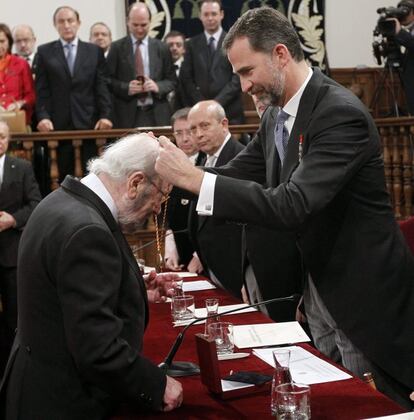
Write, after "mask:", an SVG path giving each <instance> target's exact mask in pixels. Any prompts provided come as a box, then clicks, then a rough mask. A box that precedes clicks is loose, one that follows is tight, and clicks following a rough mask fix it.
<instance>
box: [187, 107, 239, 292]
mask: <svg viewBox="0 0 414 420" xmlns="http://www.w3.org/2000/svg"><path fill="white" fill-rule="evenodd" d="M188 123H189V126H190V131H191V134H192V136H193V138H194V140H195V142H196V144H197V146H198V147H199V149H200V150H201V151H202V152H204V153H205V155H206V157H205V159H204V161H201V162H200V164H201V165H202V166H205V167H208V168H216V167H218V166H222V165H225V164H226V163H227V162H229V161H230V160H231V159H232V158H233V157H234V156H236V155H237V154H238V153H239V152H240V151H241V150H243V149H244V146H243V145H242V144H240V143H239V142H238V141H237V140H234V139H233V138H232V136H231V134H230V132H229V127H228V124H229V122H228V120H227V118H226V114H225V112H224V109H223V107H222V106H221V105H220V104H219V103H218V102H216V101H211V100H210V101H202V102H199V103H198V104H196V105H194V106H193V107H192V108H191V111H190V112H189V114H188ZM189 229H190V235H191V239H192V241H193V244H194V247H195V249H196V252H197V255H198V257H199V258H200V261H201V263H202V266H203V267H204V272H205V274H206V275H208V276H209V277H210V278H211V280H212V281H213V282H214V283H216V284H218V285H220V286H222V287H223V288H224V289H226V290H228V291H229V292H231V293H232V294H233V295H235V296H240V293H241V288H242V285H243V281H242V256H241V239H242V238H241V234H242V227H241V225H240V224H238V225H237V224H234V223H228V221H227V220H226V219H220V218H216V217H204V216H202V215H201V216H198V215H197V213H196V211H195V202H193V203H192V209H191V210H190V219H189Z"/></svg>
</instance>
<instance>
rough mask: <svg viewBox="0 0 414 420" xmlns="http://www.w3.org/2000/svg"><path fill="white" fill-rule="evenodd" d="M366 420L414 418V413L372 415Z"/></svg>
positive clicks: (408, 419)
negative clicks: (383, 415)
mask: <svg viewBox="0 0 414 420" xmlns="http://www.w3.org/2000/svg"><path fill="white" fill-rule="evenodd" d="M365 420H414V413H402V414H394V415H393V416H385V417H370V418H369V419H365Z"/></svg>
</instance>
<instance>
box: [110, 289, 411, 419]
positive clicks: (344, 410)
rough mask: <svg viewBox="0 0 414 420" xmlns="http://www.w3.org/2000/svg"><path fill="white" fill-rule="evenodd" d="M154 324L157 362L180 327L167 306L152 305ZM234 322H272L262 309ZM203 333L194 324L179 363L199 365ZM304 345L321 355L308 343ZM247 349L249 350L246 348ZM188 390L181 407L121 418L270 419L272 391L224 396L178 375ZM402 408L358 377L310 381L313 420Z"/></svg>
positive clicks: (242, 366) (232, 364)
mask: <svg viewBox="0 0 414 420" xmlns="http://www.w3.org/2000/svg"><path fill="white" fill-rule="evenodd" d="M191 294H193V295H194V296H195V301H196V307H203V306H204V300H205V299H206V298H208V297H219V298H220V305H230V304H234V303H239V302H238V301H237V300H236V299H235V298H233V297H231V296H229V295H228V294H227V293H226V292H224V291H222V290H219V289H215V290H208V291H200V292H193V293H191ZM150 306H151V308H150V315H151V319H150V323H149V325H148V328H147V332H146V334H145V339H144V343H145V344H144V354H145V355H146V356H147V357H149V358H150V359H151V360H153V361H154V362H155V363H157V364H158V363H160V362H162V361H163V359H164V358H165V356H166V355H167V353H168V351H169V349H170V347H171V345H172V343H173V342H174V340H175V338H176V336H177V334H178V333H179V331H180V328H174V327H173V326H172V321H171V313H170V312H171V311H170V305H169V304H165V303H163V304H161V303H160V304H151V305H150ZM223 318H225V319H226V321H230V322H233V323H234V324H235V325H242V324H252V323H264V322H272V321H271V320H270V319H269V318H267V317H266V316H264V315H263V314H261V313H259V312H250V313H246V314H239V315H228V316H225V317H223ZM203 331H204V325H201V326H194V327H191V328H190V329H189V330H188V331H187V333H186V335H185V337H184V341H183V343H182V346H181V348H180V350H179V351H178V353H177V355H176V357H175V361H192V362H195V363H198V360H197V351H196V345H195V337H194V334H196V333H198V332H203ZM304 347H305V348H306V349H307V350H309V351H311V352H313V353H315V354H318V355H319V356H320V357H321V355H320V354H319V353H318V352H317V351H316V350H315V349H313V347H311V346H310V345H307V344H305V345H304ZM243 351H246V350H243ZM219 363H220V370H221V374H222V376H225V375H226V374H228V373H229V372H230V370H234V371H238V370H251V371H255V372H263V373H267V374H270V375H271V374H272V367H270V366H269V365H268V364H266V363H265V362H263V361H262V360H261V359H259V358H257V357H255V356H253V355H251V356H250V357H248V358H245V359H238V360H227V361H221V362H219ZM178 380H179V381H180V382H181V383H182V385H183V388H184V402H183V405H182V406H181V407H180V408H179V409H177V410H174V411H172V412H170V413H151V414H147V415H142V414H139V415H133V414H132V413H131V414H119V415H117V416H116V419H117V420H121V419H122V420H127V419H133V418H158V417H160V418H161V417H162V418H163V419H240V418H246V419H251V418H255V419H257V420H259V419H266V418H271V415H270V393H269V392H268V391H267V392H266V393H263V394H255V395H252V396H243V397H238V398H235V399H232V400H226V401H223V400H220V399H218V398H215V397H214V396H213V395H211V394H210V393H209V392H208V391H207V389H206V387H205V386H204V385H203V384H202V383H201V381H200V377H199V376H192V377H187V378H178ZM402 412H404V410H403V409H402V408H400V407H399V406H398V405H397V404H395V403H394V402H393V401H391V400H390V399H388V398H387V397H385V396H384V395H382V394H381V393H379V392H377V391H375V390H373V389H372V388H371V387H369V386H368V385H366V384H365V383H364V382H362V381H361V380H359V379H357V378H352V379H349V380H344V381H337V382H330V383H325V384H316V385H311V414H312V419H314V420H325V419H326V420H327V419H330V420H331V419H333V420H341V419H344V420H352V419H364V418H369V417H375V416H385V415H391V414H398V413H402Z"/></svg>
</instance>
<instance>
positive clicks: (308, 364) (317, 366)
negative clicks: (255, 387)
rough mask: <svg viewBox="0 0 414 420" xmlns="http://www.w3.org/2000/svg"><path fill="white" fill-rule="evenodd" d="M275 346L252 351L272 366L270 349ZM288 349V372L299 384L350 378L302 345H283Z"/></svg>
mask: <svg viewBox="0 0 414 420" xmlns="http://www.w3.org/2000/svg"><path fill="white" fill-rule="evenodd" d="M275 348H277V347H273V348H266V349H253V353H254V354H255V355H256V356H257V357H259V358H260V359H262V360H264V361H265V362H266V363H268V364H269V365H270V366H273V367H275V366H274V362H273V355H272V351H273V350H274V349H275ZM283 348H286V349H290V352H291V353H290V365H289V367H290V374H291V375H292V379H293V381H294V382H298V383H301V384H307V385H311V384H321V383H324V382H333V381H343V380H344V379H350V378H352V376H351V375H349V374H348V373H346V372H343V371H342V370H340V369H338V368H337V367H335V366H333V365H331V364H330V363H328V362H326V361H325V360H322V359H320V358H319V357H317V356H315V355H313V354H312V353H310V352H308V351H307V350H305V349H303V348H302V347H298V346H289V347H283Z"/></svg>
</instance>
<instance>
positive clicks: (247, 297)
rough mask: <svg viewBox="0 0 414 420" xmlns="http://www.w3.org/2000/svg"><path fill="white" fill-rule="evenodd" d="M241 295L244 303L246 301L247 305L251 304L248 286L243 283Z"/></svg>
mask: <svg viewBox="0 0 414 420" xmlns="http://www.w3.org/2000/svg"><path fill="white" fill-rule="evenodd" d="M241 296H242V301H243V303H245V304H246V305H249V304H250V302H249V296H248V295H247V290H246V287H245V286H244V285H243V287H242V288H241Z"/></svg>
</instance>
